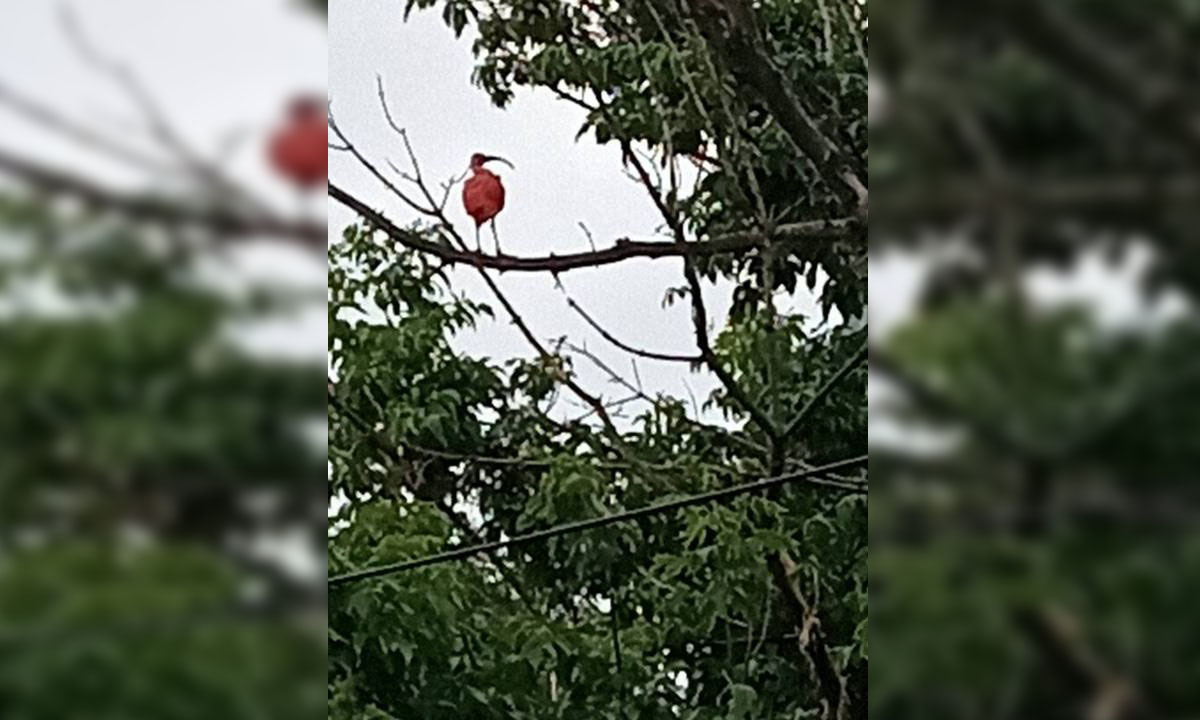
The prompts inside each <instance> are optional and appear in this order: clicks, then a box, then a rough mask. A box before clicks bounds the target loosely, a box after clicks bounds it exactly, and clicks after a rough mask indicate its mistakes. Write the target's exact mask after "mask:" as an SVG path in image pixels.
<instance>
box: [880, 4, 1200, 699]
mask: <svg viewBox="0 0 1200 720" xmlns="http://www.w3.org/2000/svg"><path fill="white" fill-rule="evenodd" d="M871 19H872V21H873V23H872V25H873V30H874V31H875V32H873V37H872V39H873V40H874V42H875V45H874V47H875V49H876V57H873V58H872V60H873V61H874V62H875V65H874V67H873V71H875V70H877V71H878V75H877V76H876V77H878V78H880V79H881V80H882V81H883V83H881V84H886V86H887V90H888V91H889V92H888V95H889V103H888V106H889V107H888V112H887V113H881V115H886V119H885V120H881V121H879V122H878V124H877V125H876V127H875V128H873V130H872V134H871V150H872V172H871V176H872V180H873V181H874V184H875V190H876V197H875V200H876V202H875V206H874V208H873V211H874V212H875V215H874V216H873V218H872V223H873V225H872V242H873V243H875V244H876V247H878V248H879V249H881V250H896V249H901V250H905V251H915V252H917V253H918V254H922V253H920V251H921V250H924V249H932V248H934V247H936V246H939V245H954V246H955V247H956V250H957V252H955V253H953V254H952V255H953V256H952V257H949V258H947V259H944V260H933V257H934V255H935V254H936V253H928V254H927V255H925V257H926V258H927V259H929V264H928V267H929V270H930V275H931V279H930V282H929V283H928V285H927V287H926V288H925V290H926V291H925V292H924V293H923V294H922V295H921V297H920V298H919V300H920V302H919V305H918V308H917V312H915V313H914V314H913V315H912V317H910V318H908V320H907V322H905V323H904V324H903V326H902V327H900V328H898V329H897V331H896V333H895V334H894V335H893V336H891V337H889V338H888V339H887V343H886V348H885V351H886V352H887V353H888V354H889V355H891V357H892V359H893V360H894V362H895V364H896V365H898V366H900V367H902V368H903V369H904V371H905V373H906V374H907V375H908V376H909V377H910V378H915V379H917V380H919V381H920V383H921V384H922V385H923V386H924V387H925V389H927V390H928V391H929V393H927V394H926V397H925V398H924V399H921V398H920V397H918V395H920V394H921V393H913V392H911V390H912V388H911V387H909V383H905V382H901V383H900V386H901V390H902V391H903V390H905V389H908V390H910V392H909V397H908V399H907V400H905V401H901V402H898V403H897V406H898V407H897V409H896V411H895V412H894V413H889V414H891V415H893V416H894V417H896V418H898V419H899V420H900V421H901V422H902V423H905V424H906V425H907V427H909V428H913V429H922V428H926V427H929V426H932V427H934V428H939V429H948V430H951V431H952V437H951V439H950V441H949V442H948V443H947V444H946V447H944V448H940V449H937V450H934V451H921V450H919V449H917V448H910V447H894V448H889V449H887V450H880V451H878V452H873V454H872V470H873V473H872V498H871V499H872V503H871V532H872V538H871V547H872V563H871V573H872V577H871V581H872V588H873V596H872V598H871V604H872V625H871V626H872V638H871V639H872V645H873V647H874V649H875V653H876V660H877V662H876V666H875V669H876V672H875V673H874V674H873V677H872V687H871V695H870V699H871V711H872V713H873V714H878V715H879V716H886V717H895V718H921V719H922V720H927V719H929V718H973V717H980V716H985V715H986V716H987V717H993V718H1026V717H1067V716H1079V715H1081V714H1097V713H1104V712H1110V713H1111V714H1112V715H1114V716H1123V717H1138V716H1143V717H1151V716H1153V717H1169V716H1176V715H1187V714H1190V713H1192V712H1193V708H1195V707H1197V700H1198V696H1197V684H1196V678H1197V677H1200V674H1198V672H1197V667H1196V663H1195V661H1194V657H1195V655H1196V648H1195V640H1194V639H1195V637H1196V633H1195V631H1194V629H1193V628H1192V625H1193V624H1194V621H1193V618H1194V616H1195V614H1194V613H1193V612H1191V611H1189V610H1188V609H1186V607H1185V606H1184V605H1183V604H1182V603H1181V602H1180V599H1181V598H1182V597H1185V596H1188V595H1190V594H1191V593H1194V588H1195V587H1196V584H1197V578H1198V574H1197V572H1196V568H1197V567H1198V566H1197V565H1196V563H1195V560H1194V558H1192V556H1193V555H1194V552H1195V547H1196V532H1195V528H1196V527H1197V525H1196V518H1197V512H1196V507H1197V506H1196V493H1195V488H1194V476H1195V472H1194V468H1195V462H1196V455H1197V448H1198V446H1197V443H1196V441H1195V438H1196V437H1197V436H1198V435H1197V429H1198V428H1200V425H1198V424H1197V420H1200V418H1198V417H1197V412H1196V403H1195V402H1194V400H1193V394H1194V392H1195V390H1196V382H1197V375H1196V357H1197V353H1198V351H1200V343H1198V342H1197V340H1198V337H1197V332H1196V331H1197V326H1196V315H1195V298H1196V291H1197V280H1198V279H1200V274H1198V273H1197V267H1200V265H1198V264H1197V259H1198V257H1200V256H1198V255H1197V253H1196V252H1195V251H1194V235H1195V228H1196V222H1195V202H1194V197H1192V196H1191V195H1190V194H1175V193H1166V192H1160V191H1159V190H1158V189H1157V188H1158V187H1159V183H1160V182H1161V180H1162V179H1163V178H1167V177H1175V176H1177V175H1180V174H1190V173H1191V172H1192V171H1193V169H1194V164H1195V148H1196V145H1195V139H1194V137H1193V138H1192V139H1190V140H1189V139H1188V138H1187V137H1186V135H1187V133H1186V132H1184V131H1182V130H1181V129H1180V123H1190V122H1193V119H1194V116H1195V110H1194V107H1193V105H1194V103H1192V102H1191V101H1190V100H1188V101H1185V100H1184V98H1186V97H1187V96H1188V92H1187V90H1186V88H1189V87H1191V86H1192V85H1194V80H1195V76H1196V68H1195V63H1194V56H1193V53H1191V52H1190V51H1189V50H1187V49H1185V48H1187V47H1189V46H1190V45H1191V44H1193V43H1194V41H1195V40H1196V38H1197V37H1198V33H1200V23H1198V16H1197V14H1196V4H1195V3H1194V2H1190V1H1188V0H1161V1H1160V0H1155V1H1154V2H1145V3H1120V2H1108V1H1105V0H1078V1H1075V0H1071V1H1068V2H1059V3H1036V2H1020V1H1019V0H1017V1H1013V2H980V3H957V4H955V3H945V2H926V1H925V0H905V1H903V2H892V3H880V4H878V6H877V8H876V12H875V13H874V16H873V17H872V18H871ZM1081 37H1082V38H1085V42H1084V43H1082V45H1083V46H1085V48H1086V49H1083V50H1080V44H1079V43H1077V42H1076V41H1077V40H1078V39H1079V38H1081ZM1114 78H1116V79H1114ZM1151 88H1153V89H1151ZM1151 95H1153V96H1155V97H1156V98H1161V99H1158V100H1150V101H1146V98H1148V97H1149V96H1151ZM1118 179H1119V183H1118ZM992 181H996V182H997V183H999V184H998V185H993V184H992ZM1117 184H1119V185H1120V187H1121V188H1123V189H1124V190H1125V191H1126V192H1124V193H1110V192H1107V191H1106V190H1102V189H1105V188H1112V187H1115V186H1116V185H1117ZM1069 188H1076V189H1079V188H1087V189H1086V190H1085V191H1084V192H1082V193H1080V194H1079V195H1076V196H1071V197H1069V196H1068V195H1066V194H1064V193H1063V192H1062V191H1063V190H1064V189H1069ZM1134 245H1142V246H1143V248H1150V249H1151V252H1150V253H1149V254H1150V255H1151V256H1152V257H1153V259H1152V261H1151V270H1150V273H1149V275H1148V276H1147V277H1145V278H1133V279H1132V281H1131V282H1132V283H1133V284H1134V286H1135V287H1134V289H1135V292H1134V293H1132V295H1133V298H1134V300H1135V301H1136V302H1138V303H1139V304H1140V303H1141V302H1142V301H1145V302H1146V303H1147V305H1149V304H1150V303H1152V302H1154V301H1155V300H1157V299H1158V297H1157V296H1156V292H1155V291H1156V290H1160V289H1163V288H1168V287H1169V288H1171V289H1172V290H1173V291H1174V292H1176V293H1178V294H1179V295H1180V296H1182V297H1184V298H1186V299H1187V301H1188V307H1187V308H1186V309H1185V310H1184V312H1183V313H1181V317H1179V318H1178V319H1177V320H1175V321H1174V322H1171V323H1169V324H1167V325H1166V326H1165V327H1161V326H1160V327H1149V325H1150V323H1149V322H1148V318H1141V317H1137V319H1138V320H1147V322H1146V325H1147V327H1140V328H1136V329H1135V328H1120V329H1118V328H1113V327H1111V326H1109V325H1108V324H1106V323H1103V322H1101V321H1100V318H1099V317H1097V313H1096V312H1094V310H1095V308H1091V307H1087V306H1078V307H1065V308H1057V309H1050V308H1046V307H1040V306H1039V304H1038V303H1037V302H1035V301H1034V299H1033V298H1032V297H1031V295H1032V293H1030V292H1028V285H1027V284H1026V281H1027V280H1028V279H1029V277H1030V275H1031V274H1032V272H1033V271H1035V270H1037V271H1041V272H1045V271H1046V270H1047V269H1053V270H1058V269H1069V268H1072V267H1073V266H1075V264H1076V263H1077V262H1080V261H1083V260H1084V259H1086V260H1087V261H1089V264H1090V262H1091V261H1095V260H1096V259H1101V260H1114V261H1117V262H1120V261H1121V260H1123V259H1126V258H1125V252H1124V251H1125V250H1126V249H1128V248H1130V247H1131V246H1134ZM963 250H965V251H966V252H962V251H963ZM1089 280H1090V282H1089V284H1091V283H1094V282H1095V281H1094V279H1089ZM1111 281H1112V282H1117V281H1116V280H1111ZM1104 289H1106V288H1104ZM1122 290H1125V288H1122ZM1121 309H1122V310H1124V309H1129V308H1121ZM1136 311H1137V312H1147V309H1146V308H1145V307H1144V306H1143V307H1139V308H1137V309H1136ZM893 379H895V378H893ZM929 395H932V396H933V399H932V400H931V399H930V397H928V396H929ZM997 436H1000V437H1002V438H1005V439H1006V441H1003V442H1002V441H997V439H996V438H997ZM1047 616H1049V617H1059V618H1066V619H1067V620H1066V622H1064V623H1062V625H1065V626H1066V627H1067V628H1068V629H1069V630H1068V631H1063V630H1062V629H1061V626H1060V627H1059V629H1058V630H1055V627H1054V626H1053V625H1052V624H1047V623H1045V622H1044V621H1043V622H1041V623H1040V624H1039V622H1031V618H1034V619H1036V618H1045V617H1047ZM1118 685H1120V686H1121V687H1123V688H1129V689H1130V690H1131V691H1132V692H1131V694H1130V696H1129V697H1130V699H1133V700H1134V702H1129V703H1128V704H1125V705H1124V706H1123V707H1122V706H1121V705H1122V703H1126V700H1119V701H1117V702H1114V700H1113V697H1114V696H1115V693H1114V692H1113V688H1114V687H1116V686H1118ZM1106 706H1107V707H1106Z"/></svg>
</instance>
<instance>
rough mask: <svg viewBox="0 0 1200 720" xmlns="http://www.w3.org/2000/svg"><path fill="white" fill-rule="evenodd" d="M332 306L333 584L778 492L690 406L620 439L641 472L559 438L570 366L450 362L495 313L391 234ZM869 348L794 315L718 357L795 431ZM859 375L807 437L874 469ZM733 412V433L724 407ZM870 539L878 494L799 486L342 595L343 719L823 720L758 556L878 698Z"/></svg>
mask: <svg viewBox="0 0 1200 720" xmlns="http://www.w3.org/2000/svg"><path fill="white" fill-rule="evenodd" d="M330 287H331V293H332V295H331V301H330V318H329V336H330V343H331V353H332V366H333V368H334V372H335V374H336V376H337V382H336V384H335V390H334V392H335V396H336V400H335V402H334V405H333V406H332V409H331V413H330V457H331V462H332V476H331V486H332V488H333V490H334V492H335V493H338V494H339V497H338V499H337V500H335V505H337V506H338V507H339V509H338V512H337V514H336V516H334V517H333V518H331V527H332V528H334V530H333V535H332V536H331V539H330V555H329V556H330V573H331V574H335V575H336V574H338V573H340V572H345V571H348V570H352V569H358V568H363V567H370V566H374V565H379V564H385V563H391V562H397V561H401V560H405V559H412V558H417V557H422V556H425V555H428V554H432V553H434V552H437V551H440V550H441V549H442V548H444V547H446V546H447V545H450V546H453V545H455V544H472V543H475V542H479V541H481V540H484V539H500V538H502V537H511V536H514V535H517V534H520V533H524V532H529V531H532V530H537V529H541V528H545V527H549V526H553V525H557V524H561V523H564V522H570V521H573V520H580V519H585V518H591V517H596V516H599V515H603V514H608V513H611V512H614V511H618V510H622V509H628V508H636V507H642V506H645V505H647V504H649V503H653V502H658V501H661V500H663V499H665V498H668V497H672V496H679V495H684V494H689V493H695V492H701V491H705V490H711V489H715V488H717V487H721V486H724V485H727V484H729V483H731V482H734V481H736V480H737V478H738V477H739V476H741V477H746V478H749V477H753V476H754V474H755V473H758V472H764V471H765V467H766V462H767V459H766V458H763V457H755V455H754V453H748V452H747V450H746V448H745V447H744V446H743V445H741V444H739V440H738V436H740V437H742V438H745V439H749V437H752V434H751V433H747V432H745V431H740V432H734V433H732V434H731V433H730V432H729V431H727V430H723V429H720V428H716V427H711V428H710V427H707V426H703V425H697V424H695V423H694V421H689V420H687V419H686V414H685V412H684V409H683V404H682V403H681V402H679V401H678V400H674V399H671V398H661V399H659V400H658V401H656V402H655V403H654V404H653V405H651V406H649V407H647V409H646V411H645V412H644V414H642V415H641V416H640V417H638V418H637V420H636V422H635V423H634V424H633V426H631V427H629V428H627V429H625V430H623V431H622V435H621V438H620V442H621V445H620V446H623V447H624V448H626V450H625V451H624V452H625V455H622V453H621V452H618V451H617V447H620V446H616V445H614V443H616V439H614V438H611V437H608V436H607V435H606V434H605V433H602V432H598V431H597V430H596V428H594V427H591V426H589V425H587V424H586V423H584V422H579V421H571V422H566V423H564V422H562V421H561V420H556V419H552V417H553V416H552V414H551V413H550V410H551V405H550V403H549V402H548V400H549V399H550V398H551V397H552V396H553V394H554V393H555V392H557V390H558V388H560V387H561V382H562V381H563V377H564V373H570V369H569V364H567V363H565V362H563V361H562V359H560V358H557V357H554V358H551V359H549V360H540V361H528V360H522V361H508V362H501V363H498V364H497V363H496V362H495V361H493V360H485V359H477V358H472V357H470V356H467V355H465V354H463V353H462V352H460V351H458V350H456V349H455V344H454V342H453V337H454V334H455V333H456V332H458V331H459V330H461V329H463V328H466V327H470V326H471V325H472V323H473V321H475V320H476V319H478V318H479V316H480V314H481V313H484V312H487V311H486V308H484V307H483V306H481V305H478V304H475V303H473V302H471V301H469V300H466V299H465V298H462V297H459V296H458V295H456V294H455V293H453V291H452V289H451V287H450V286H449V284H448V280H447V279H446V278H445V277H443V276H442V275H441V274H440V273H439V272H437V271H436V269H435V268H432V267H430V266H429V264H428V262H427V260H425V259H424V258H423V257H422V256H421V255H419V254H414V253H409V252H405V251H402V250H397V249H396V248H394V247H392V246H390V245H387V244H385V243H383V242H381V235H379V234H378V233H374V232H372V231H370V230H367V229H363V228H358V227H352V228H349V229H348V230H347V231H346V233H345V235H344V238H343V242H342V243H340V244H338V245H337V246H335V247H333V248H331V250H330ZM861 339H862V332H861V331H858V332H855V333H851V332H847V331H841V330H835V331H831V332H829V333H826V334H825V335H824V336H822V337H820V338H807V337H806V336H805V334H804V332H803V331H802V329H801V323H800V320H799V318H780V325H779V326H778V329H777V330H772V329H771V328H770V327H768V326H766V325H764V324H763V323H762V322H761V321H759V320H757V319H753V318H751V319H746V320H744V321H741V322H738V323H734V324H732V325H730V326H729V327H728V328H726V329H725V330H724V331H723V333H722V335H721V336H720V339H719V341H718V346H719V352H720V354H721V357H722V359H723V361H724V362H727V363H728V365H729V367H730V368H731V369H732V371H733V372H735V373H736V374H737V375H738V377H739V380H740V381H742V382H743V383H744V385H745V387H746V388H747V389H749V390H751V391H752V392H754V393H760V394H766V393H768V392H769V387H768V373H771V375H770V377H773V378H774V382H775V383H776V385H777V386H778V388H779V390H778V392H777V398H776V399H775V400H774V404H775V405H776V406H777V410H778V412H779V415H780V417H790V416H792V415H793V414H794V413H795V412H796V411H797V410H798V409H799V407H800V406H801V405H803V404H804V402H805V401H806V400H807V399H808V398H809V397H811V396H812V394H813V393H814V392H815V391H816V390H817V388H818V387H819V386H820V385H822V384H823V383H824V381H825V380H827V379H828V378H829V377H830V376H831V375H832V374H833V373H834V372H835V371H836V370H837V368H838V367H840V366H841V364H843V363H844V361H845V360H846V359H847V358H848V357H849V356H850V355H851V354H852V353H853V352H854V351H855V350H857V348H858V347H859V346H860V345H861ZM772 364H773V365H775V366H776V367H774V368H773V369H771V370H768V369H767V366H768V365H772ZM864 379H865V378H864V377H863V376H862V375H856V376H854V377H853V379H851V380H848V381H847V384H846V385H845V386H842V387H840V388H839V389H838V390H837V391H835V392H834V393H833V394H832V396H831V398H830V400H829V403H830V404H829V406H828V408H829V409H828V410H827V411H825V412H822V413H820V414H819V417H822V418H825V420H823V421H822V422H821V423H819V424H818V423H814V424H813V425H812V426H810V427H808V428H805V429H803V430H802V431H801V435H802V437H803V443H802V444H803V445H804V446H805V447H804V450H805V454H812V455H815V456H817V457H821V458H835V457H842V456H843V455H842V454H845V453H851V452H852V451H857V452H862V449H863V439H864V433H865V412H864V410H865V408H864V407H863V403H862V397H863V393H864V387H863V380H864ZM714 402H717V403H721V404H722V405H728V410H729V413H730V416H731V418H737V417H738V416H739V414H738V412H737V410H736V409H735V407H734V406H733V405H732V404H730V403H729V401H728V399H727V398H725V397H724V396H723V395H721V394H719V395H717V396H716V397H715V398H714ZM369 428H375V429H376V430H377V432H374V433H372V432H370V431H369V430H368V429H369ZM798 439H799V438H798ZM751 447H753V446H751ZM621 457H627V458H628V459H627V460H622V461H619V462H614V461H613V458H621ZM735 467H745V468H747V469H748V472H749V473H750V475H748V476H746V475H741V474H740V473H737V472H733V471H731V468H735ZM431 488H432V490H430V489H431ZM451 506H456V507H469V508H471V510H469V511H467V512H466V513H464V514H462V515H461V516H460V517H461V518H463V519H467V518H470V517H473V516H475V515H476V513H477V514H478V518H477V522H478V521H479V520H481V521H482V522H481V523H479V524H478V525H477V529H476V530H474V531H472V532H471V533H466V532H464V531H463V530H462V529H461V527H459V526H458V524H457V523H456V522H454V521H453V520H452V519H450V518H449V517H448V516H447V514H446V512H445V511H446V508H448V507H451ZM865 532H866V504H865V502H864V500H863V498H861V497H853V496H851V497H841V498H839V496H838V495H837V494H836V493H827V492H826V491H823V490H816V491H814V490H812V489H803V488H794V489H791V490H789V491H787V492H786V493H784V494H782V495H780V496H778V497H775V498H771V499H768V498H762V497H758V498H743V499H741V500H739V501H737V502H734V503H731V504H730V505H729V506H727V507H722V506H714V507H704V508H696V509H693V510H691V511H689V512H687V513H681V514H679V515H677V516H676V515H656V516H652V517H648V518H645V519H643V520H640V521H638V522H636V523H630V524H628V525H625V526H617V527H610V528H606V529H602V530H596V531H592V532H588V533H581V534H577V535H569V536H566V537H561V538H556V539H553V540H550V541H547V542H545V543H540V544H538V545H536V546H531V547H529V548H528V549H524V550H520V551H512V552H509V553H507V554H506V555H505V556H503V560H502V561H501V562H500V564H499V565H497V564H495V563H494V562H490V561H488V560H487V559H486V558H484V557H481V558H479V559H477V560H474V561H463V562H457V563H450V564H444V565H438V566H434V567H432V568H428V569H423V570H419V571H414V572H411V573H405V574H400V575H396V576H390V577H385V578H381V579H378V580H373V581H367V582H362V583H355V584H350V585H345V586H336V587H334V588H332V589H331V597H330V603H331V611H330V640H329V653H330V707H331V713H332V716H335V717H360V716H362V715H363V714H364V713H366V714H373V715H375V716H378V717H397V718H399V717H411V716H420V717H430V718H439V717H445V718H451V717H462V716H463V715H464V714H467V715H470V716H471V717H496V718H501V717H503V718H512V717H528V718H543V717H572V716H574V715H575V714H576V713H577V712H578V711H579V709H580V708H588V712H589V714H592V715H593V716H598V717H613V718H619V717H644V718H652V717H662V718H670V717H697V718H718V717H730V716H732V717H754V716H762V715H763V714H769V713H777V714H778V715H772V716H789V717H790V716H793V714H795V713H797V712H800V710H801V709H802V708H806V707H814V706H815V703H816V700H815V696H814V689H813V687H812V686H810V685H808V684H807V683H801V684H797V683H795V682H793V681H792V680H791V678H794V677H795V676H796V674H797V673H798V672H800V670H799V669H798V665H797V663H798V658H797V657H796V656H795V651H794V650H791V649H790V648H791V647H794V646H792V645H790V643H791V642H794V641H789V640H788V639H787V636H788V634H789V632H790V629H789V628H790V625H789V624H788V621H787V618H786V615H785V614H784V613H783V612H782V610H781V608H780V601H779V599H778V598H777V597H776V592H777V591H776V589H775V588H774V586H773V584H772V582H771V579H770V577H769V575H768V573H767V571H766V567H765V563H764V558H765V557H766V555H767V554H768V553H769V552H773V551H780V550H786V551H788V552H790V553H791V554H792V556H793V557H794V558H795V559H796V562H797V564H798V565H799V566H800V568H801V572H802V573H803V577H804V583H805V586H806V587H809V588H810V589H811V591H812V592H813V593H814V594H815V595H816V596H817V597H818V598H819V605H820V611H821V612H822V616H823V622H824V627H825V628H826V632H828V633H829V634H830V636H831V638H833V642H834V645H835V650H836V652H837V656H838V658H839V664H842V665H844V666H845V667H847V668H854V670H853V671H852V672H855V673H859V672H861V673H863V677H865V660H866V649H865V645H864V644H863V643H864V641H865V637H864V636H863V633H862V626H863V623H864V618H865V613H866V594H865V593H866V586H865V581H864V573H865V569H866V568H865V559H866V548H865V545H864V543H863V538H864V537H865ZM501 567H502V568H503V569H502V570H501V569H500V568H501ZM614 612H615V619H614V617H613V614H612V613H614ZM614 622H615V624H616V627H617V632H618V637H619V643H620V650H621V656H620V657H621V660H620V670H619V671H618V670H617V667H616V661H615V659H614V654H615V650H614V643H613V637H612V633H613V629H612V626H613V623H614ZM681 673H682V675H681ZM684 677H686V680H684V679H682V678H684ZM780 678H788V680H787V681H781V680H780Z"/></svg>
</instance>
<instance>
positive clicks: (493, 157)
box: [483, 155, 517, 170]
mask: <svg viewBox="0 0 1200 720" xmlns="http://www.w3.org/2000/svg"><path fill="white" fill-rule="evenodd" d="M493 160H494V161H496V162H502V163H504V164H505V165H507V166H509V167H510V168H512V169H513V170H516V169H517V166H516V165H513V164H512V163H510V162H509V161H507V160H505V159H504V158H502V157H497V156H496V155H487V156H484V158H483V161H484V162H492V161H493Z"/></svg>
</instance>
